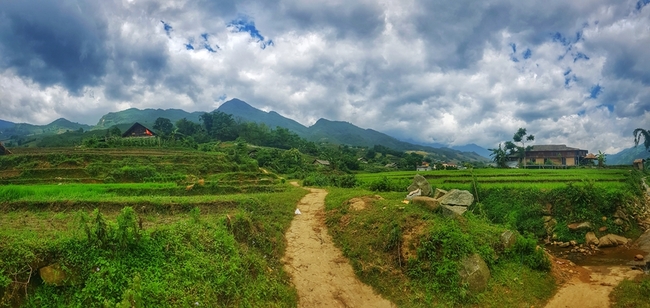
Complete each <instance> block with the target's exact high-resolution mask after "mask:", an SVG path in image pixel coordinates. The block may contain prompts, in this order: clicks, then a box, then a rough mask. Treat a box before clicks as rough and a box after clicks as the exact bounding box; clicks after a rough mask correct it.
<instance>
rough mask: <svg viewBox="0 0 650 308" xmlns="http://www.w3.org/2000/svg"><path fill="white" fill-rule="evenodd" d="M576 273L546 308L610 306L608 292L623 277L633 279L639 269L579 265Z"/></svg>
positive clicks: (596, 307) (598, 307)
mask: <svg viewBox="0 0 650 308" xmlns="http://www.w3.org/2000/svg"><path fill="white" fill-rule="evenodd" d="M577 272H578V274H577V275H575V276H573V278H572V279H571V280H570V281H568V282H567V283H565V284H564V285H563V286H562V287H561V288H560V290H559V291H558V292H557V294H555V296H553V298H552V299H551V300H550V301H549V302H548V304H547V305H546V308H560V307H562V308H564V307H583V308H606V307H610V303H609V293H611V292H612V290H613V289H614V287H616V286H617V285H618V284H619V283H620V282H621V281H623V280H624V279H633V278H634V277H636V275H639V274H641V273H642V272H641V271H638V270H631V269H630V268H629V267H625V266H586V267H581V268H580V267H579V269H578V270H577Z"/></svg>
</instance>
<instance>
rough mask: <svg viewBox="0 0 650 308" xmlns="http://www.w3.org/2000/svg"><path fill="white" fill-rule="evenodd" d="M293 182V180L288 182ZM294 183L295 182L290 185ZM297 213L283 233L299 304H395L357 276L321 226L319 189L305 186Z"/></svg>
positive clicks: (286, 260)
mask: <svg viewBox="0 0 650 308" xmlns="http://www.w3.org/2000/svg"><path fill="white" fill-rule="evenodd" d="M292 184H293V183H292ZM294 185H295V184H294ZM309 191H310V193H309V194H307V195H306V196H305V197H304V198H303V199H302V200H300V202H299V203H298V205H297V208H298V209H299V210H300V212H301V214H300V215H295V218H294V220H293V221H292V222H291V226H290V227H289V230H288V231H287V234H286V236H285V238H286V240H287V250H286V254H285V256H284V258H283V262H284V264H285V265H284V267H285V269H286V270H287V272H288V273H289V274H290V275H291V277H292V281H293V284H294V285H295V286H296V289H297V290H298V296H299V306H300V307H395V305H394V304H392V303H391V302H390V301H388V300H386V299H384V298H382V297H380V296H379V295H377V294H376V293H375V292H374V291H373V290H372V288H371V287H369V286H367V285H365V284H363V283H361V281H359V280H358V279H357V277H356V276H355V274H354V271H353V269H352V266H350V264H349V262H348V260H347V259H346V258H344V257H343V254H342V253H341V251H340V250H339V249H338V248H336V247H335V246H334V243H333V242H332V239H331V237H330V236H329V234H328V233H327V229H326V227H325V212H324V211H325V209H324V207H325V196H326V195H327V192H326V191H325V190H323V189H313V188H310V189H309Z"/></svg>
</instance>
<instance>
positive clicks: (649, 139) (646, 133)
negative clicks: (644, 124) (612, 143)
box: [634, 128, 650, 151]
mask: <svg viewBox="0 0 650 308" xmlns="http://www.w3.org/2000/svg"><path fill="white" fill-rule="evenodd" d="M641 137H643V146H645V149H646V150H648V151H650V130H645V129H642V128H637V129H635V130H634V146H638V145H639V142H641Z"/></svg>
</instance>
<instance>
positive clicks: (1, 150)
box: [0, 142, 12, 155]
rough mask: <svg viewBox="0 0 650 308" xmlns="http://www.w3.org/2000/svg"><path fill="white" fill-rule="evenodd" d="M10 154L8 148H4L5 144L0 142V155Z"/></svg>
mask: <svg viewBox="0 0 650 308" xmlns="http://www.w3.org/2000/svg"><path fill="white" fill-rule="evenodd" d="M9 154H12V153H11V151H9V149H7V148H5V146H4V145H3V144H2V142H0V155H9Z"/></svg>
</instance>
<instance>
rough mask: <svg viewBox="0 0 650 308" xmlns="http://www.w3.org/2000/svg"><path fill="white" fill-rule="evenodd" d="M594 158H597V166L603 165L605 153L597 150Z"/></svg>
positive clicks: (605, 158) (605, 159)
mask: <svg viewBox="0 0 650 308" xmlns="http://www.w3.org/2000/svg"><path fill="white" fill-rule="evenodd" d="M596 158H597V159H598V167H601V168H602V167H603V166H604V165H605V161H607V157H606V154H605V153H603V152H601V151H598V154H596Z"/></svg>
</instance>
